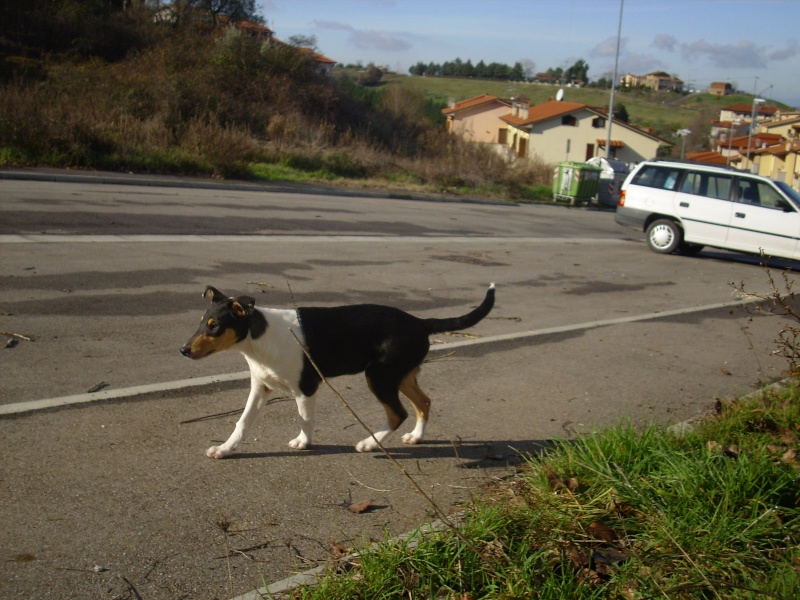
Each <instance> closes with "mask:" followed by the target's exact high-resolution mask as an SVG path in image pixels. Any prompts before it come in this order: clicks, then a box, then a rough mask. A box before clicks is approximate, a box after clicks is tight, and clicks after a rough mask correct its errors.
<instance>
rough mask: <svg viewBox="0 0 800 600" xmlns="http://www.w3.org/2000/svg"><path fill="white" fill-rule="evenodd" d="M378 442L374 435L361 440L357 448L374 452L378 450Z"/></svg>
mask: <svg viewBox="0 0 800 600" xmlns="http://www.w3.org/2000/svg"><path fill="white" fill-rule="evenodd" d="M377 448H378V442H376V441H375V438H373V437H372V436H370V437H368V438H366V439H363V440H361V441H360V442H358V443H357V444H356V450H357V451H358V452H372V451H373V450H377Z"/></svg>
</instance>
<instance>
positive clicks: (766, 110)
mask: <svg viewBox="0 0 800 600" xmlns="http://www.w3.org/2000/svg"><path fill="white" fill-rule="evenodd" d="M722 110H729V111H731V112H738V113H747V114H751V113H752V112H753V105H752V104H732V105H731V106H725V107H723V108H722ZM777 111H778V107H777V106H764V105H760V106H758V108H757V110H756V112H757V113H758V114H760V115H774V114H775V113H776V112H777Z"/></svg>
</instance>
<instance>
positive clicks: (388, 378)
mask: <svg viewBox="0 0 800 600" xmlns="http://www.w3.org/2000/svg"><path fill="white" fill-rule="evenodd" d="M365 375H366V376H367V383H368V384H369V389H370V390H372V393H373V394H375V397H376V398H377V399H378V400H379V401H380V403H381V404H382V405H383V408H384V410H385V411H386V424H385V425H384V426H383V428H382V429H380V430H378V431H376V432H374V436H372V435H371V436H369V437H367V438H364V439H363V440H361V441H360V442H358V444H356V450H358V451H359V452H371V451H372V450H375V449H377V448H378V442H381V443H383V440H385V439H386V438H387V437H388V436H389V434H391V433H392V432H393V431H394V430H395V429H397V428H398V427H400V425H401V424H402V423H403V421H405V420H406V418H407V417H408V412H407V411H406V409H405V408H404V407H403V404H402V403H401V402H400V395H399V392H398V390H399V388H400V381H402V379H403V377H402V375H401V376H398V375H397V373H396V372H394V371H393V370H392V369H391V368H390V367H386V366H385V365H382V364H380V363H376V364H373V365H370V366H369V367H367V370H366V371H365Z"/></svg>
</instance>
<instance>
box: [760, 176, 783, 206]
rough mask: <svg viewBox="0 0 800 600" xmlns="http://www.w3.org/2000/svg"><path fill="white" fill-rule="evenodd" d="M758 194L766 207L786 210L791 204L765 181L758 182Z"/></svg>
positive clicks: (762, 204)
mask: <svg viewBox="0 0 800 600" xmlns="http://www.w3.org/2000/svg"><path fill="white" fill-rule="evenodd" d="M758 196H759V198H760V199H761V206H765V207H766V208H774V209H777V210H784V209H785V208H786V206H787V205H788V204H789V203H788V202H786V200H785V199H784V198H783V196H781V195H780V194H779V193H778V190H776V189H775V188H773V187H772V186H771V185H769V184H768V183H766V182H764V181H759V182H758Z"/></svg>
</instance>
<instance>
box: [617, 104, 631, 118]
mask: <svg viewBox="0 0 800 600" xmlns="http://www.w3.org/2000/svg"><path fill="white" fill-rule="evenodd" d="M614 116H615V117H616V118H617V119H619V120H620V121H622V122H624V123H627V122H628V120H629V119H630V116H629V115H628V109H627V108H625V105H624V104H623V103H622V102H617V104H616V105H615V106H614Z"/></svg>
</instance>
